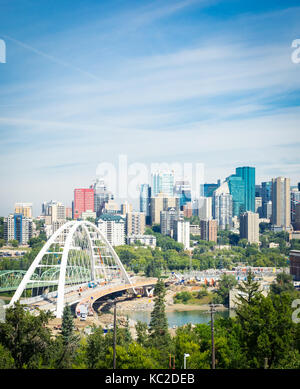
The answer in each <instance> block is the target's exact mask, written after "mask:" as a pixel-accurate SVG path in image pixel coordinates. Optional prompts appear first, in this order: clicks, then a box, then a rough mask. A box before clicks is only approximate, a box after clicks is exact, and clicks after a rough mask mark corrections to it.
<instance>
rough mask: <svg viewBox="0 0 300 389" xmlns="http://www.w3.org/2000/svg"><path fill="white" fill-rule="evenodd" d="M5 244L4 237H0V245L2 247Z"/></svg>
mask: <svg viewBox="0 0 300 389" xmlns="http://www.w3.org/2000/svg"><path fill="white" fill-rule="evenodd" d="M4 245H5V240H4V239H2V238H1V239H0V247H3V246H4Z"/></svg>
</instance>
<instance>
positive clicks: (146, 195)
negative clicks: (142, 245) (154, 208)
mask: <svg viewBox="0 0 300 389" xmlns="http://www.w3.org/2000/svg"><path fill="white" fill-rule="evenodd" d="M150 199H151V187H150V186H149V185H148V184H142V185H141V191H140V211H141V212H144V213H145V216H146V224H150Z"/></svg>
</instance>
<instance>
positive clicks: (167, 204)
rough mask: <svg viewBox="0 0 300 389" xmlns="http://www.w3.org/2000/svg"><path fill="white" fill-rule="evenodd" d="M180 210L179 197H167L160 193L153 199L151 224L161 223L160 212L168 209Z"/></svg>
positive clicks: (151, 203)
mask: <svg viewBox="0 0 300 389" xmlns="http://www.w3.org/2000/svg"><path fill="white" fill-rule="evenodd" d="M172 207H173V208H176V209H177V210H178V211H179V209H180V200H179V198H178V197H173V196H166V195H165V194H164V193H159V194H158V195H157V196H156V197H151V202H150V212H151V223H152V224H159V223H160V212H161V211H166V210H167V209H168V208H172Z"/></svg>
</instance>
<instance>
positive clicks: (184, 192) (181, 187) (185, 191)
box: [174, 181, 192, 209]
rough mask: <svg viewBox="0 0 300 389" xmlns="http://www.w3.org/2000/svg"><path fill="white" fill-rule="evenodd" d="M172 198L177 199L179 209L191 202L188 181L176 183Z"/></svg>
mask: <svg viewBox="0 0 300 389" xmlns="http://www.w3.org/2000/svg"><path fill="white" fill-rule="evenodd" d="M174 196H177V197H179V199H180V207H181V209H182V207H183V206H184V205H186V204H187V203H189V202H191V199H192V194H191V185H190V183H189V182H188V181H176V182H175V186H174Z"/></svg>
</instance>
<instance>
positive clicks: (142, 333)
mask: <svg viewBox="0 0 300 389" xmlns="http://www.w3.org/2000/svg"><path fill="white" fill-rule="evenodd" d="M135 330H136V334H137V339H136V341H137V343H139V344H140V345H141V346H146V345H147V343H148V325H147V323H144V322H142V321H139V320H138V321H137V323H136V325H135Z"/></svg>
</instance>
